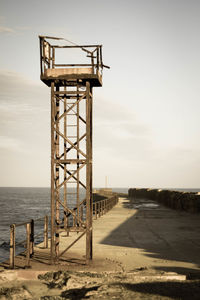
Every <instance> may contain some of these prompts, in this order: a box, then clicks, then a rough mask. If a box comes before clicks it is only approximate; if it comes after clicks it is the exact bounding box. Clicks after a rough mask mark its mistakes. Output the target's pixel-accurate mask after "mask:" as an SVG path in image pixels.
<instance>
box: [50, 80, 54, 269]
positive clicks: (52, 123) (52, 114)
mask: <svg viewBox="0 0 200 300" xmlns="http://www.w3.org/2000/svg"><path fill="white" fill-rule="evenodd" d="M54 120H55V105H54V82H52V83H51V264H53V263H54V258H55V229H54V222H55V216H54V210H55V189H54V178H55V174H54V173H55V171H54V155H55V143H54Z"/></svg>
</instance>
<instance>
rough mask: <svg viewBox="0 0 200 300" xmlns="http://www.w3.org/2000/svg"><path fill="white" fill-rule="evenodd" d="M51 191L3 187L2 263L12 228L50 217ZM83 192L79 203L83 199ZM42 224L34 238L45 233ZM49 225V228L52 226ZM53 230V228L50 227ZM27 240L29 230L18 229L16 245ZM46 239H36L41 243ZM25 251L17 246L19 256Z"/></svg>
mask: <svg viewBox="0 0 200 300" xmlns="http://www.w3.org/2000/svg"><path fill="white" fill-rule="evenodd" d="M112 190H113V191H114V192H118V193H128V188H113V189H112ZM50 196H51V195H50V188H43V187H40V188H37V187H33V188H32V187H0V262H3V261H5V260H7V259H8V258H9V247H10V225H12V224H14V223H15V224H19V223H24V222H28V221H29V220H30V219H34V220H35V219H39V218H43V217H44V216H45V215H48V216H49V221H50ZM84 196H85V195H84V192H82V193H81V192H80V199H83V198H84ZM68 204H69V208H70V207H71V208H72V207H74V203H73V198H71V199H70V198H69V199H68ZM43 224H44V222H43V220H40V221H36V222H35V228H34V229H35V235H38V234H39V233H41V232H42V229H43ZM49 225H50V224H49ZM49 228H50V226H49ZM25 239H26V226H25V225H24V226H20V227H17V228H16V244H17V243H19V242H21V241H22V240H25ZM42 240H43V237H42V236H39V237H37V238H36V239H35V243H36V244H37V243H40V242H42ZM22 251H24V245H23V244H22V245H18V246H16V253H20V252H22Z"/></svg>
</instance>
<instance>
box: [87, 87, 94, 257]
mask: <svg viewBox="0 0 200 300" xmlns="http://www.w3.org/2000/svg"><path fill="white" fill-rule="evenodd" d="M86 154H87V159H86V160H87V166H86V262H87V263H89V261H90V260H91V259H92V255H93V253H92V246H93V245H92V209H93V205H92V89H91V88H90V83H89V82H88V81H87V82H86Z"/></svg>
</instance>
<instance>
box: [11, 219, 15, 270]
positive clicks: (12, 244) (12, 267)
mask: <svg viewBox="0 0 200 300" xmlns="http://www.w3.org/2000/svg"><path fill="white" fill-rule="evenodd" d="M14 267H15V224H12V225H10V268H11V269H14Z"/></svg>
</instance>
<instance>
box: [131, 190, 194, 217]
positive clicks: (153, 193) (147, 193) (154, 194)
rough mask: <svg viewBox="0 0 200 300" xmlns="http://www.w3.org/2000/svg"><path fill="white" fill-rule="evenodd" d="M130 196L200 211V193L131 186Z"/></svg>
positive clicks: (190, 210)
mask: <svg viewBox="0 0 200 300" xmlns="http://www.w3.org/2000/svg"><path fill="white" fill-rule="evenodd" d="M128 196H129V198H130V199H134V198H146V199H150V200H154V201H157V202H159V203H161V204H163V205H165V206H167V207H170V208H173V209H178V210H185V211H188V212H191V213H198V212H200V195H199V194H198V193H188V192H178V191H171V190H162V189H144V188H143V189H137V188H131V189H129V190H128Z"/></svg>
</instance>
